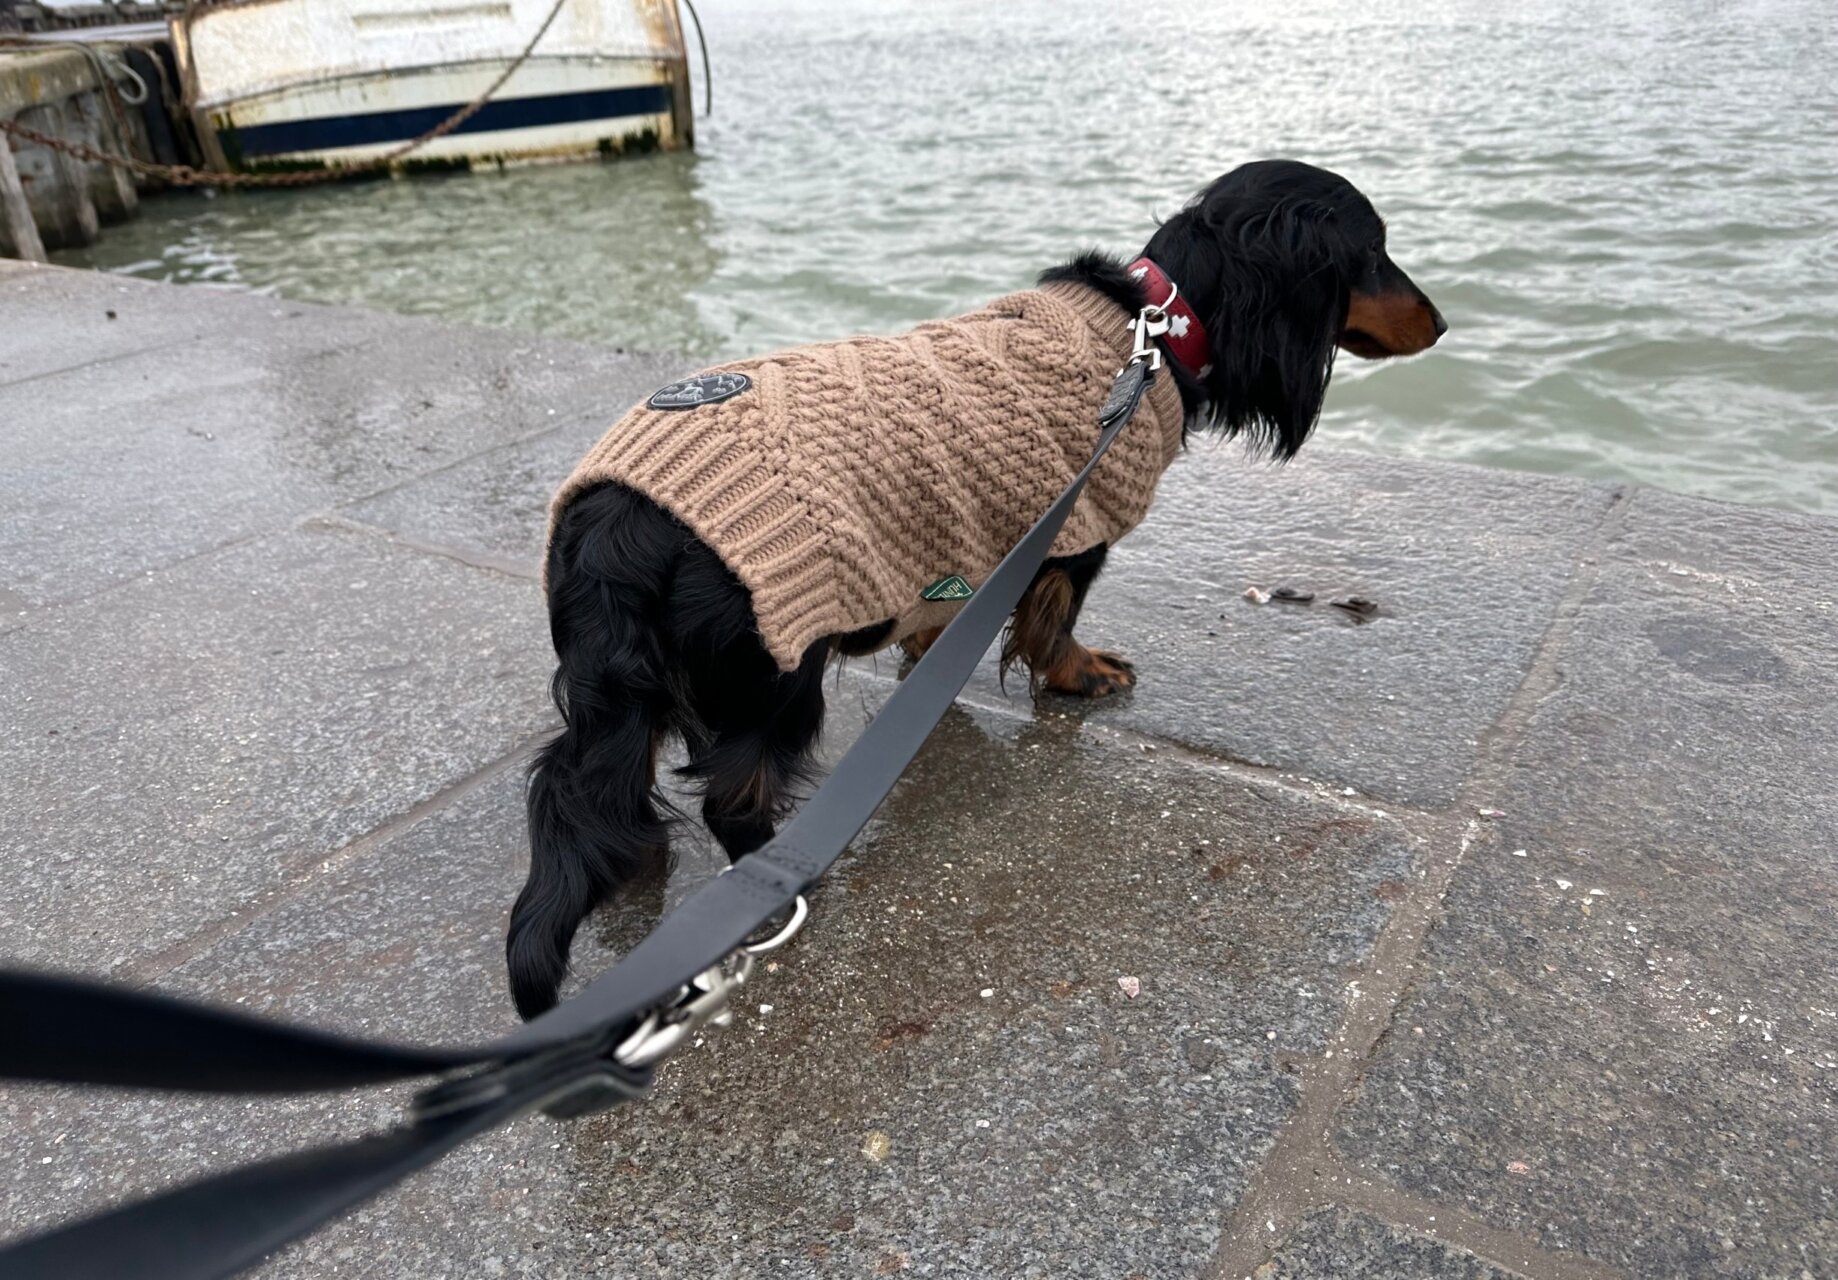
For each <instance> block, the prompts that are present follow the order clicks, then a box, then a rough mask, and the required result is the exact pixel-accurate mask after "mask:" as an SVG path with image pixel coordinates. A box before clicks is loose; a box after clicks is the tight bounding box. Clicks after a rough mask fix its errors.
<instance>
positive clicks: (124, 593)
mask: <svg viewBox="0 0 1838 1280" xmlns="http://www.w3.org/2000/svg"><path fill="white" fill-rule="evenodd" d="M546 645H547V640H546V637H545V636H544V633H543V623H542V618H541V611H540V603H539V599H538V597H537V594H536V591H535V588H534V587H533V586H532V584H530V583H529V582H527V581H524V580H521V579H514V578H507V577H505V576H504V575H501V574H497V573H492V572H488V571H484V570H479V569H474V568H470V567H467V566H464V565H461V564H458V563H455V562H453V561H450V560H445V559H441V558H438V557H432V556H425V555H420V554H417V553H412V552H408V551H404V550H401V549H399V548H396V547H394V546H392V545H390V544H389V543H388V542H386V541H385V540H383V539H380V538H376V537H373V536H369V535H363V534H357V533H352V532H349V531H344V530H337V529H326V528H308V529H302V530H298V531H294V532H291V533H287V534H283V535H279V536H277V537H274V538H271V539H264V540H260V541H257V542H254V543H250V544H248V545H245V546H240V547H236V548H232V549H229V550H226V551H222V552H218V553H215V554H212V555H208V556H203V557H200V558H198V559H195V560H192V561H189V562H187V563H185V564H182V565H180V566H178V567H176V568H173V569H170V570H166V571H164V572H162V573H160V574H157V575H154V576H151V577H148V578H144V579H142V580H140V581H137V582H135V583H132V584H130V585H129V586H126V587H124V588H123V589H121V590H119V591H115V592H110V593H108V594H107V595H104V596H102V597H99V598H98V599H96V600H93V601H89V602H86V603H83V604H79V605H73V606H70V607H67V608H64V609H59V610H55V611H51V612H48V613H39V614H35V615H32V616H31V617H30V618H29V619H28V620H27V622H26V623H25V625H23V626H21V627H19V628H18V629H16V630H14V631H11V632H9V633H7V634H5V635H4V636H0V673H3V674H0V708H3V710H0V723H4V724H5V725H6V726H7V731H6V733H5V734H4V736H0V777H4V778H5V780H6V784H5V786H4V787H0V857H3V858H4V860H5V862H6V865H7V866H8V867H9V868H11V875H12V877H13V879H12V884H13V888H12V890H11V891H10V892H9V893H7V894H6V895H5V896H4V899H3V900H0V937H4V939H5V941H4V950H5V953H6V958H7V959H8V960H9V961H14V962H17V961H25V962H29V963H33V964H49V965H68V966H72V967H76V968H80V969H84V970H87V971H90V972H99V971H106V970H108V969H112V968H115V967H117V966H120V965H123V964H130V963H132V962H136V961H142V960H145V959H146V958H147V957H149V956H152V955H154V954H156V953H159V952H160V951H162V950H163V949H165V948H168V947H171V946H174V945H175V944H178V943H180V942H181V941H182V940H184V939H187V938H189V937H191V936H192V935H193V934H194V933H196V931H198V930H200V929H203V928H206V927H207V926H211V925H212V924H213V923H216V922H221V921H223V920H225V918H226V917H233V916H234V915H235V913H236V912H238V911H241V910H244V909H247V908H249V907H250V906H251V905H252V904H256V903H259V902H260V901H261V900H262V898H263V896H264V895H266V894H268V893H270V892H272V891H274V890H275V889H276V888H277V887H278V886H280V885H281V884H283V883H286V882H288V881H290V880H292V879H296V878H300V877H304V876H308V875H310V874H312V868H313V867H315V866H316V865H317V864H318V862H319V861H320V860H322V859H324V858H325V857H327V856H328V855H331V854H332V853H333V851H335V850H337V849H339V848H340V847H341V846H344V845H346V844H347V842H349V841H351V840H353V839H355V838H356V837H358V836H361V835H363V834H365V833H366V832H369V831H371V830H373V829H374V828H376V827H377V826H378V825H379V824H380V823H382V822H384V821H385V820H387V819H390V818H392V817H395V816H397V815H400V814H403V813H405V812H407V811H408V810H409V809H410V808H411V807H412V806H414V805H416V804H417V803H420V802H421V801H424V800H426V799H427V798H429V797H430V796H433V795H435V794H436V793H438V792H440V791H441V790H442V789H443V788H445V787H448V786H450V785H452V784H453V783H455V782H457V781H459V780H461V779H463V778H465V777H466V776H467V775H469V774H470V773H472V772H473V771H475V770H477V769H479V768H481V767H482V766H484V765H487V764H489V763H490V762H492V761H496V760H499V759H501V758H503V757H504V756H505V755H506V754H507V753H510V752H512V751H514V750H515V749H516V747H517V744H518V743H520V742H522V741H523V740H525V739H526V738H527V737H528V736H529V735H530V734H532V733H533V732H535V731H536V730H538V729H539V728H540V727H541V726H543V725H544V724H546V723H547V722H548V716H549V712H548V710H547V708H546V707H545V706H544V701H543V695H544V690H543V680H544V669H545V667H546V665H547V664H548V661H549V660H548V657H547V655H546V652H545V650H546ZM79 922H80V923H79Z"/></svg>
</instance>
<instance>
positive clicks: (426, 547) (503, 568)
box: [300, 512, 542, 582]
mask: <svg viewBox="0 0 1838 1280" xmlns="http://www.w3.org/2000/svg"><path fill="white" fill-rule="evenodd" d="M300 527H301V528H304V529H310V528H314V527H318V528H322V529H335V530H338V531H340V532H344V533H351V534H356V535H358V536H360V537H366V538H376V539H378V540H379V541H382V542H388V543H391V544H393V545H395V546H399V547H403V548H405V549H407V550H409V551H419V552H421V553H423V554H424V555H431V556H440V557H442V558H443V559H447V560H452V561H455V562H457V563H459V564H463V565H466V566H468V567H469V568H473V569H484V570H486V571H488V572H491V573H501V574H504V575H505V576H506V577H511V578H518V579H521V580H522V581H525V582H540V581H542V570H541V569H540V568H538V567H537V566H535V565H532V564H528V563H526V562H525V561H524V560H523V559H522V558H520V557H518V556H507V555H504V554H502V553H500V552H496V551H480V550H476V549H474V548H471V547H459V546H454V545H453V544H452V543H447V542H437V541H434V540H433V539H431V538H419V537H416V536H415V535H414V534H412V533H403V532H401V531H399V530H396V529H387V528H384V527H383V526H382V525H377V524H370V523H369V522H367V521H364V520H354V519H352V518H351V517H350V516H347V515H340V514H337V513H325V512H322V513H320V514H319V515H316V516H312V517H310V518H308V519H306V520H304V521H302V522H301V525H300Z"/></svg>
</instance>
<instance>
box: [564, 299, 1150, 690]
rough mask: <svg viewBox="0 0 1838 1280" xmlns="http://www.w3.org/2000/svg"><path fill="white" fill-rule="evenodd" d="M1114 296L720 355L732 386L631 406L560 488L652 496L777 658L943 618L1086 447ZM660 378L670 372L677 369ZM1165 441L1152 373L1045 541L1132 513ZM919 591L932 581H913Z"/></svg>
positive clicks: (1122, 323) (1100, 538)
mask: <svg viewBox="0 0 1838 1280" xmlns="http://www.w3.org/2000/svg"><path fill="white" fill-rule="evenodd" d="M1129 319H1130V317H1129V316H1127V315H1126V314H1125V313H1124V311H1123V310H1122V308H1120V307H1118V306H1117V305H1116V304H1115V303H1114V302H1111V301H1110V300H1109V299H1107V298H1105V297H1104V296H1103V295H1102V294H1099V293H1097V292H1096V291H1095V290H1092V289H1088V288H1086V287H1085V286H1083V285H1075V284H1050V285H1046V286H1044V287H1042V288H1040V289H1036V290H1031V291H1029V292H1026V293H1016V294H1011V295H1009V296H1008V297H1006V298H1000V299H998V300H997V301H995V302H992V303H990V304H989V305H988V306H987V307H984V308H983V309H982V310H981V311H976V312H972V313H971V314H969V315H964V316H958V317H955V318H953V319H948V320H935V321H932V322H930V323H927V324H922V325H920V326H919V327H918V328H916V329H914V330H912V331H911V332H910V333H906V334H903V335H901V336H899V337H896V338H850V339H847V340H845V341H842V342H828V343H822V344H819V345H815V346H808V347H796V348H793V349H792V350H789V351H781V352H778V353H776V354H774V355H768V356H761V357H758V358H757V359H752V360H741V361H737V362H735V363H732V364H724V365H719V366H716V368H715V369H714V370H711V371H710V372H711V373H723V374H744V375H745V376H746V379H747V380H748V381H749V382H750V385H748V386H747V387H746V389H744V390H741V391H739V392H738V393H733V391H732V389H733V388H734V387H736V386H738V385H740V382H741V380H740V379H735V378H727V379H723V380H722V381H721V382H720V383H718V384H717V383H712V382H709V381H708V380H706V379H705V380H703V389H704V390H705V391H707V390H713V391H714V392H715V393H716V394H720V393H722V392H728V393H730V394H729V398H725V399H720V400H718V401H715V402H713V403H704V404H699V405H697V406H696V407H693V408H689V409H674V408H665V409H660V408H652V407H649V406H650V405H651V404H653V403H656V402H657V401H658V400H659V399H660V398H662V397H666V396H667V393H668V392H669V390H670V389H666V391H665V392H660V393H659V394H658V396H654V397H653V398H652V400H651V401H647V402H646V403H645V404H642V405H640V406H638V407H637V408H635V409H633V410H632V411H631V412H630V413H628V414H626V416H625V417H623V418H621V419H620V420H619V421H618V423H616V424H615V425H614V426H613V429H612V430H611V431H609V432H607V433H606V435H605V436H604V437H603V438H602V439H601V440H600V442H599V443H598V444H596V445H595V446H594V447H593V448H592V449H591V450H590V451H589V452H588V454H587V456H586V457H585V458H584V459H582V460H581V464H580V465H579V466H578V467H576V468H575V470H574V474H573V475H571V476H569V477H568V479H567V481H566V482H565V483H564V484H563V485H562V488H561V491H560V492H559V493H557V494H556V497H555V502H554V505H553V507H552V508H551V519H550V531H551V535H553V531H554V527H555V524H554V521H555V518H556V517H557V516H559V515H560V513H561V511H562V509H563V507H565V506H566V505H567V504H568V503H569V502H570V501H571V500H572V499H574V498H575V497H577V496H578V495H579V494H581V493H582V492H584V491H585V490H587V489H589V488H592V487H594V486H596V485H599V484H603V483H605V482H608V481H618V482H620V483H622V484H626V485H629V486H631V487H632V488H634V489H637V490H639V491H640V492H642V493H644V494H646V495H648V496H649V497H650V498H651V499H653V500H654V501H656V502H657V503H659V504H660V505H662V506H663V507H665V508H666V509H668V510H669V511H671V512H673V513H674V514H675V515H676V516H677V517H678V518H679V519H680V520H682V521H683V523H685V524H686V525H688V526H689V527H690V528H691V529H692V530H694V531H695V533H696V536H697V537H699V538H701V539H702V540H703V541H704V542H706V543H708V545H709V546H710V547H712V548H714V550H715V552H716V553H717V554H718V555H720V557H721V558H722V560H723V561H725V562H726V563H727V565H728V567H729V568H731V569H733V571H734V573H735V574H736V575H737V576H738V577H739V578H740V580H741V582H742V583H744V584H745V585H746V587H747V590H748V591H749V592H751V593H752V597H753V612H754V616H755V618H756V619H757V620H758V623H759V630H760V635H761V637H762V638H763V639H764V641H765V644H766V648H767V649H768V650H769V651H770V652H771V654H772V656H773V658H774V659H775V660H776V661H777V662H778V664H779V666H780V668H781V669H783V670H786V671H790V670H793V669H794V668H796V667H797V665H798V661H799V659H800V658H801V657H802V656H803V654H804V651H805V649H806V648H807V647H808V646H809V645H810V644H811V643H812V642H813V641H815V640H817V639H819V638H820V637H823V636H827V635H835V634H839V633H842V632H848V631H855V630H858V629H861V628H864V627H868V626H872V625H874V624H877V623H882V622H885V621H887V620H888V619H890V618H891V619H895V620H896V625H895V626H894V628H893V630H892V632H891V633H890V634H889V635H888V640H889V641H890V642H891V641H893V640H896V639H903V638H905V637H906V636H909V635H911V634H912V633H913V632H915V631H918V630H922V629H924V628H926V627H931V626H939V625H942V624H943V623H945V622H947V621H949V619H950V618H951V616H952V615H953V614H954V613H955V612H956V610H957V609H959V608H961V607H962V600H961V599H957V600H952V599H948V598H947V599H942V600H926V599H923V598H922V594H921V593H928V594H931V595H933V596H939V595H943V596H946V597H949V596H952V595H958V596H962V595H963V591H962V588H961V586H960V585H958V584H950V585H948V586H945V587H943V588H940V587H939V586H938V584H939V583H940V582H941V580H944V579H947V578H949V577H951V576H952V575H958V576H961V577H962V578H964V579H965V580H966V581H967V582H968V584H969V585H970V586H971V587H972V588H975V587H977V586H980V585H981V584H982V581H983V579H984V577H985V576H986V575H987V574H988V573H989V571H990V570H991V569H993V568H994V567H995V566H996V563H997V562H998V561H999V560H1001V558H1002V557H1003V556H1004V555H1005V554H1007V552H1008V550H1009V548H1010V547H1012V546H1013V545H1014V544H1015V543H1016V542H1018V541H1019V540H1020V538H1021V535H1022V534H1024V533H1026V532H1027V530H1028V528H1029V526H1031V525H1032V524H1033V522H1034V521H1035V520H1036V519H1037V518H1039V516H1040V513H1041V512H1043V511H1045V510H1046V508H1047V506H1048V505H1049V504H1050V503H1051V502H1052V501H1053V499H1054V498H1056V497H1058V496H1059V494H1060V492H1061V491H1062V490H1063V489H1064V488H1065V487H1066V485H1067V484H1068V483H1069V482H1070V481H1071V479H1072V477H1073V475H1074V474H1075V473H1077V471H1078V470H1079V468H1080V467H1082V466H1084V465H1085V463H1086V462H1087V461H1088V460H1089V459H1090V456H1091V449H1092V446H1093V445H1094V444H1095V442H1096V440H1097V434H1098V427H1097V415H1098V407H1099V406H1100V405H1102V404H1103V403H1104V398H1105V396H1106V394H1107V393H1108V392H1109V390H1110V385H1111V380H1112V378H1114V377H1115V376H1116V373H1117V370H1118V369H1119V368H1121V367H1122V365H1123V363H1124V361H1125V359H1126V358H1127V357H1128V355H1129V352H1130V339H1131V334H1130V330H1129V328H1128V321H1129ZM673 385H674V384H673ZM1180 446H1181V399H1180V393H1179V392H1178V391H1177V390H1176V389H1175V386H1174V380H1173V379H1172V378H1171V377H1169V376H1168V374H1166V373H1165V372H1164V373H1162V374H1160V375H1158V376H1157V378H1156V379H1155V384H1154V386H1153V387H1152V388H1151V389H1150V391H1149V394H1148V395H1147V396H1146V397H1145V398H1144V400H1143V403H1142V406H1141V408H1140V409H1139V410H1138V411H1137V415H1136V419H1135V421H1133V422H1132V423H1131V424H1130V425H1129V427H1128V428H1126V429H1125V431H1124V432H1123V434H1122V435H1121V436H1120V437H1119V438H1118V440H1117V442H1116V444H1114V445H1113V446H1112V447H1111V451H1110V453H1109V454H1108V455H1107V456H1106V457H1105V459H1104V461H1103V463H1102V464H1101V465H1100V466H1099V467H1098V470H1097V472H1096V473H1095V474H1094V475H1093V476H1092V479H1091V483H1090V484H1089V485H1088V486H1087V487H1086V489H1085V492H1084V494H1083V495H1082V496H1081V497H1080V499H1079V502H1078V505H1077V506H1076V507H1075V508H1074V509H1073V512H1072V515H1071V517H1070V518H1069V519H1068V520H1067V521H1066V526H1065V528H1064V529H1063V530H1062V531H1061V532H1060V535H1059V539H1058V541H1056V542H1055V543H1054V545H1053V554H1055V555H1071V554H1075V553H1077V552H1079V551H1083V550H1086V549H1088V548H1090V547H1093V546H1095V545H1097V544H1098V543H1100V542H1114V541H1116V540H1117V539H1118V538H1119V537H1121V536H1122V535H1123V534H1125V533H1127V532H1128V531H1129V530H1131V529H1133V528H1135V526H1136V525H1137V523H1138V522H1140V521H1141V520H1142V518H1143V516H1144V515H1145V514H1146V513H1147V512H1148V509H1149V503H1150V501H1151V500H1152V499H1153V497H1154V495H1155V485H1156V482H1157V481H1158V480H1159V479H1160V478H1161V474H1162V472H1163V470H1165V469H1166V468H1167V466H1168V464H1169V463H1170V462H1172V461H1173V460H1174V457H1175V455H1176V454H1177V453H1178V452H1179V451H1180ZM928 589H930V590H929V592H928Z"/></svg>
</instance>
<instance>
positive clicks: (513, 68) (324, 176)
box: [0, 0, 568, 187]
mask: <svg viewBox="0 0 1838 1280" xmlns="http://www.w3.org/2000/svg"><path fill="white" fill-rule="evenodd" d="M567 3H568V0H555V4H554V5H552V6H551V7H550V9H549V16H548V17H546V18H544V19H543V20H542V25H541V26H540V27H538V28H536V34H535V35H533V36H531V37H530V40H529V43H528V44H526V45H524V46H523V52H521V53H519V54H518V55H517V56H516V57H515V58H513V59H511V63H510V65H509V66H507V67H505V68H504V70H503V71H502V72H500V73H499V75H498V78H497V79H495V80H493V81H492V82H491V83H490V84H489V85H487V86H485V89H484V91H483V92H482V93H480V94H479V95H478V97H476V98H474V99H473V100H472V101H471V102H468V103H467V104H466V105H465V106H463V107H461V108H460V109H459V110H458V111H455V112H454V113H453V114H452V115H450V116H448V117H447V118H446V119H445V120H442V121H441V122H440V123H439V124H437V125H435V126H434V127H433V128H432V129H429V130H428V131H427V132H426V133H423V134H421V135H420V136H418V137H414V138H410V139H409V140H408V141H407V142H405V143H403V144H402V145H401V146H399V147H396V148H394V149H393V150H391V151H388V152H386V153H385V154H383V155H380V156H376V157H374V158H373V159H370V160H364V161H360V162H358V163H356V164H341V165H328V166H326V167H325V168H323V169H297V170H292V171H290V172H287V173H218V172H216V171H215V170H211V169H198V168H194V167H193V166H191V165H188V164H158V163H155V162H154V161H151V160H142V159H139V158H138V157H135V156H124V155H115V154H113V153H111V152H107V151H102V150H99V149H98V148H96V147H92V146H90V145H89V144H88V143H86V142H72V141H70V140H69V139H67V138H59V137H57V136H55V135H53V134H49V133H45V132H43V131H42V130H39V129H34V128H32V127H31V126H30V125H24V124H20V123H19V121H17V120H10V119H8V120H0V133H9V134H11V135H13V136H14V137H16V138H23V139H24V140H26V141H27V142H33V143H37V144H38V145H39V146H41V147H47V148H49V149H50V150H52V151H61V152H63V153H64V154H66V155H71V156H75V157H77V158H78V159H80V160H87V161H89V162H90V163H92V164H106V165H112V166H113V167H115V168H117V169H128V170H131V171H132V172H134V173H138V174H142V175H144V176H146V177H149V178H160V179H163V180H165V181H166V182H169V183H171V184H172V185H173V186H175V187H306V186H312V185H314V184H316V183H321V182H337V181H339V180H340V179H343V178H350V177H355V176H357V175H360V174H368V173H376V172H378V171H379V170H383V169H387V168H388V167H389V166H391V165H393V164H395V163H396V162H397V161H398V160H401V159H402V158H403V157H405V156H407V155H409V154H411V153H412V152H415V151H419V150H420V149H421V148H422V147H425V146H426V145H427V144H428V143H430V142H433V141H434V140H436V139H437V138H444V137H445V136H446V135H447V134H449V133H452V132H453V131H454V130H455V129H457V128H459V127H460V126H461V125H463V124H465V123H466V121H468V120H470V119H472V117H474V116H476V115H477V114H478V113H479V112H481V111H483V110H484V109H485V106H486V104H487V103H489V102H490V101H491V100H492V98H493V96H495V95H496V94H497V92H498V90H500V89H502V88H503V87H504V85H505V82H506V81H508V80H509V79H510V78H511V77H512V76H513V75H515V74H516V73H517V69H518V68H519V67H521V66H522V65H523V64H524V63H526V62H528V61H529V60H530V55H531V54H533V53H535V52H536V46H537V45H539V44H541V43H542V38H543V37H544V36H546V35H548V34H549V28H550V27H551V26H553V25H554V24H555V19H556V18H557V17H558V16H559V15H560V14H561V11H562V6H563V5H565V4H567ZM196 7H197V9H199V10H201V11H208V10H210V9H213V8H220V7H221V8H238V7H241V6H240V5H238V4H236V3H235V0H228V2H227V3H218V4H203V5H198V6H196ZM9 43H10V42H9ZM102 90H103V93H104V95H105V96H106V97H107V98H108V99H109V102H110V106H111V107H112V108H114V109H115V110H116V112H117V120H118V122H119V114H118V113H119V107H118V106H117V104H116V103H115V86H114V82H113V81H112V80H110V79H107V78H105V79H104V82H103V85H102ZM121 136H122V140H123V143H124V145H125V143H126V134H125V133H123V134H122V135H121Z"/></svg>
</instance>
